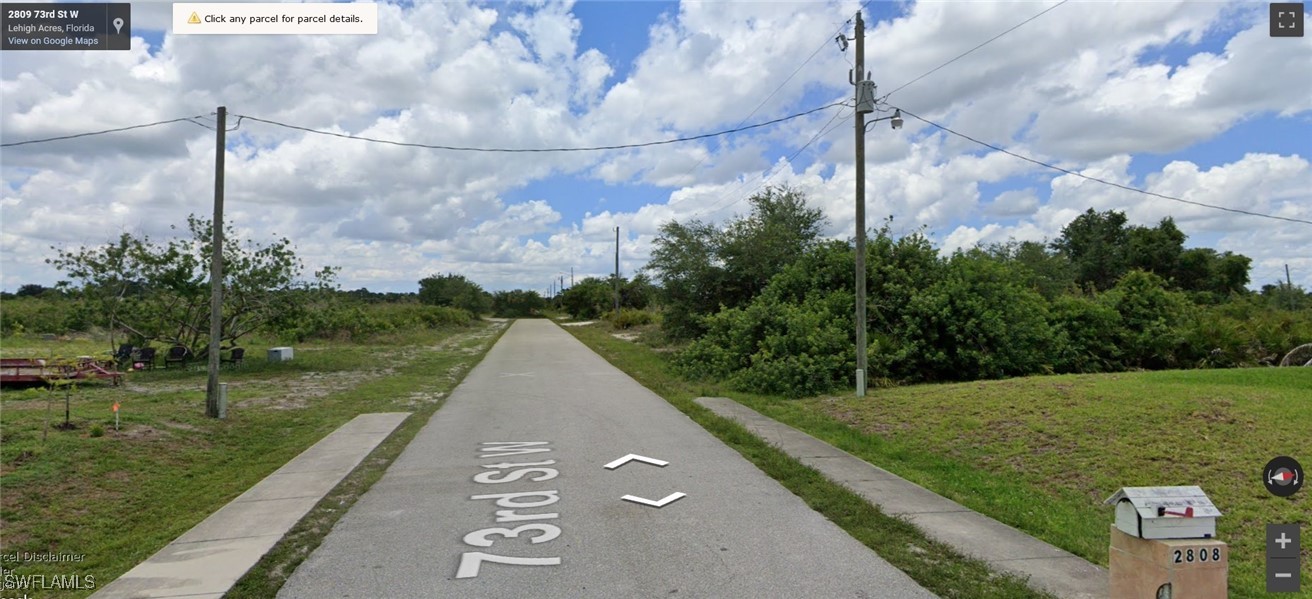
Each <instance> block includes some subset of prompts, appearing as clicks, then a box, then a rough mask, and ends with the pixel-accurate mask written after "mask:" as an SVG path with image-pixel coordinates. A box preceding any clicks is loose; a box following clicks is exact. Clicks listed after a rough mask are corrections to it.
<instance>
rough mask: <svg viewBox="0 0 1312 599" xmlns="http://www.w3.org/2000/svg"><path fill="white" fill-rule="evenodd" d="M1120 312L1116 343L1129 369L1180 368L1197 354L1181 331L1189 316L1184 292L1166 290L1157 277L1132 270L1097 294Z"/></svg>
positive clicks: (1187, 302)
mask: <svg viewBox="0 0 1312 599" xmlns="http://www.w3.org/2000/svg"><path fill="white" fill-rule="evenodd" d="M1099 300H1100V301H1102V302H1104V303H1105V304H1106V305H1108V306H1110V307H1111V308H1113V309H1114V310H1116V312H1117V313H1119V314H1120V315H1121V328H1120V332H1119V334H1118V335H1117V345H1118V346H1119V347H1120V350H1121V354H1122V355H1123V356H1124V360H1125V366H1126V367H1130V368H1148V369H1158V368H1180V367H1184V366H1191V365H1192V362H1193V360H1194V359H1195V358H1196V357H1197V355H1196V351H1195V352H1190V347H1189V345H1188V343H1187V339H1186V338H1185V336H1184V334H1183V332H1184V329H1185V325H1187V324H1188V322H1189V319H1190V318H1191V317H1192V316H1193V315H1192V310H1193V305H1192V304H1190V303H1189V300H1188V299H1186V298H1185V296H1184V294H1182V293H1180V292H1177V291H1169V290H1167V289H1166V283H1165V281H1163V280H1162V278H1161V277H1159V276H1157V275H1155V274H1152V273H1149V272H1144V271H1142V270H1132V271H1130V272H1129V273H1128V274H1126V275H1125V276H1123V277H1121V278H1120V280H1118V281H1117V282H1116V285H1115V286H1114V287H1112V288H1111V289H1110V290H1108V291H1107V292H1106V293H1104V294H1102V296H1101V297H1099Z"/></svg>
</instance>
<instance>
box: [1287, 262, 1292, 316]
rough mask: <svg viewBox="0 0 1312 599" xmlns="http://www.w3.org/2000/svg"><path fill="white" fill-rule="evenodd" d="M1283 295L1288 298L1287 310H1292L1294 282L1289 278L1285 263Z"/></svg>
mask: <svg viewBox="0 0 1312 599" xmlns="http://www.w3.org/2000/svg"><path fill="white" fill-rule="evenodd" d="M1285 295H1288V296H1289V309H1290V310H1293V309H1294V280H1293V279H1290V278H1289V263H1288V262H1286V263H1285Z"/></svg>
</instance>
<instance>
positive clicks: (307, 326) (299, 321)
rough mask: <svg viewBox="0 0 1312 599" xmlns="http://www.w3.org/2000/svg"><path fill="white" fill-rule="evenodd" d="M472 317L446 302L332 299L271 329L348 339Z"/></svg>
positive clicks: (297, 336)
mask: <svg viewBox="0 0 1312 599" xmlns="http://www.w3.org/2000/svg"><path fill="white" fill-rule="evenodd" d="M473 319H474V316H473V315H472V314H470V313H469V312H466V311H465V310H461V309H459V308H451V307H446V306H430V305H425V304H416V303H373V304H365V303H362V302H358V301H348V300H334V301H327V302H323V303H319V304H316V305H313V306H310V307H308V309H305V310H303V311H301V312H300V313H299V314H298V317H297V318H296V319H295V320H294V321H292V322H285V321H282V322H280V323H279V325H278V328H275V329H273V330H271V332H272V333H274V334H275V335H276V336H278V337H279V338H282V339H286V340H289V341H305V340H307V339H342V340H349V339H359V338H363V337H368V336H371V335H378V334H383V333H390V332H395V331H406V330H414V329H433V328H441V327H446V326H458V325H465V324H469V322H470V321H472V320H473Z"/></svg>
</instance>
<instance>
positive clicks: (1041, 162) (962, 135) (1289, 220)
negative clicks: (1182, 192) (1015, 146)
mask: <svg viewBox="0 0 1312 599" xmlns="http://www.w3.org/2000/svg"><path fill="white" fill-rule="evenodd" d="M899 110H901V111H902V114H905V115H907V116H910V117H914V118H915V119H916V120H918V121H920V122H922V123H925V124H928V125H933V126H935V127H938V128H939V129H942V130H944V131H947V132H948V133H951V134H953V135H956V136H957V137H960V138H963V139H968V140H970V141H973V142H975V143H977V144H979V145H981V146H984V147H986V148H991V149H994V150H997V151H999V152H1002V153H1003V154H1007V155H1009V156H1015V157H1016V158H1020V159H1021V160H1024V161H1027V162H1032V163H1034V164H1037V165H1039V166H1043V167H1047V168H1050V169H1052V170H1055V171H1061V172H1063V173H1066V174H1068V175H1074V176H1076V177H1079V178H1081V179H1087V180H1089V181H1094V182H1097V183H1102V184H1103V185H1110V186H1112V187H1118V188H1120V189H1124V190H1126V191H1133V192H1138V193H1141V194H1144V195H1150V196H1153V197H1158V198H1162V199H1165V200H1171V201H1174V202H1182V203H1185V204H1193V205H1194V206H1201V207H1203V208H1211V209H1213V210H1224V211H1226V212H1233V213H1235V214H1245V215H1248V216H1260V217H1262V218H1270V219H1274V220H1283V221H1288V222H1291V223H1303V224H1305V225H1312V220H1303V219H1299V218H1290V217H1287V216H1276V215H1274V214H1262V213H1260V212H1250V211H1248V210H1240V209H1238V208H1227V207H1225V206H1217V205H1215V204H1206V203H1203V202H1195V201H1193V200H1185V199H1181V198H1177V197H1172V196H1168V195H1163V194H1160V193H1156V192H1152V191H1147V190H1144V189H1139V188H1137V187H1130V186H1128V185H1121V184H1120V183H1114V182H1112V181H1107V180H1105V179H1099V178H1097V177H1090V176H1088V175H1084V174H1081V173H1077V172H1075V171H1072V170H1068V169H1064V168H1062V167H1060V166H1055V165H1052V164H1048V163H1046V162H1043V161H1041V160H1035V159H1033V158H1030V157H1028V156H1022V155H1020V154H1017V153H1015V152H1012V151H1010V150H1005V149H1003V148H999V147H998V146H995V145H993V144H991V143H987V142H983V141H980V140H978V139H975V138H973V137H971V136H969V135H966V134H964V133H958V132H956V131H953V130H952V129H949V128H947V127H945V126H943V125H940V124H938V123H935V122H934V121H931V120H928V119H926V118H924V117H921V116H919V115H917V114H915V113H913V112H911V111H909V110H907V109H905V108H899Z"/></svg>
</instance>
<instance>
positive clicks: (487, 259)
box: [0, 1, 1312, 291]
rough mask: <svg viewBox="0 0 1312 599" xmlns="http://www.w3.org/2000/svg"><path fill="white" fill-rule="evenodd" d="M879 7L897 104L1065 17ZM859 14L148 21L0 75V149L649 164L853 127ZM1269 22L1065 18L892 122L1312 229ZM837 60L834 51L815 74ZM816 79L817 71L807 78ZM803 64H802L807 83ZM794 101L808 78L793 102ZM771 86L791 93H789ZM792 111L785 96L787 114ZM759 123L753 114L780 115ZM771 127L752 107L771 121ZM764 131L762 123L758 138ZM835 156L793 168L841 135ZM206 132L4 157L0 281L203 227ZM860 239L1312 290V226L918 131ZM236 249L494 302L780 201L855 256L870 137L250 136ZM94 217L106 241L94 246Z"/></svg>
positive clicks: (436, 13) (1238, 7)
mask: <svg viewBox="0 0 1312 599" xmlns="http://www.w3.org/2000/svg"><path fill="white" fill-rule="evenodd" d="M1054 4H1055V3H1053V2H1046V3H1041V2H1023V3H1005V4H1004V3H892V2H878V3H870V4H869V5H868V6H867V8H866V11H865V13H864V17H865V20H866V27H867V35H868V37H867V52H866V62H867V68H868V69H869V70H870V71H871V72H872V73H873V79H874V80H875V81H876V83H877V84H879V86H880V90H881V91H880V93H881V94H883V93H886V92H887V91H891V90H893V89H895V88H897V87H899V86H901V85H902V84H903V83H905V82H907V81H910V80H912V79H914V78H915V77H917V76H920V75H922V74H924V73H926V72H929V71H930V70H931V69H934V68H935V67H938V66H939V65H942V64H944V63H946V62H948V61H949V60H951V59H952V58H954V57H956V56H958V55H959V54H961V53H963V52H966V51H967V50H970V49H971V48H972V47H974V46H975V45H977V44H979V43H981V42H983V41H985V40H988V39H989V38H991V37H993V36H995V35H997V34H998V33H1000V32H1002V31H1005V30H1006V29H1008V28H1011V27H1013V26H1015V25H1016V24H1017V23H1020V22H1021V21H1024V20H1025V19H1028V18H1030V17H1031V16H1033V15H1035V14H1037V13H1039V12H1040V11H1043V10H1045V9H1047V8H1050V7H1052V6H1054ZM857 7H858V4H857V3H855V2H815V1H808V2H734V3H708V2H692V3H684V4H679V3H676V2H646V1H638V2H578V3H556V2H542V3H533V4H512V3H501V2H496V3H484V4H477V3H476V4H465V3H461V2H442V3H437V2H416V3H406V4H403V5H397V4H387V3H384V4H380V7H379V16H380V23H379V32H378V34H377V35H373V36H196V35H174V34H173V33H172V32H171V30H170V29H171V23H170V20H171V12H170V5H169V4H167V3H159V4H150V3H136V4H134V8H133V10H134V12H133V22H134V34H135V35H136V36H137V37H138V38H139V39H138V40H137V42H136V43H135V45H134V50H133V51H131V52H123V53H88V54H78V53H41V54H39V55H38V54H37V53H31V52H26V53H24V52H15V53H9V54H7V55H6V56H5V61H4V63H3V65H0V71H2V72H3V88H2V89H3V91H4V92H5V98H6V100H5V102H4V103H3V114H2V115H0V118H2V119H3V120H2V121H0V125H3V128H4V140H5V141H6V142H9V141H12V140H20V139H33V138H42V137H52V136H56V135H67V134H72V133H80V132H85V131H93V130H99V129H105V128H111V127H118V126H127V125H133V124H139V123H142V122H151V121H155V120H165V119H171V118H178V117H180V116H187V115H196V114H209V113H210V112H212V111H213V107H214V106H217V105H219V104H223V105H226V106H228V107H229V110H230V112H231V113H232V114H234V115H236V114H246V115H252V116H258V117H260V118H265V119H269V120H273V121H277V122H282V123H287V124H292V125H297V126H303V127H307V128H311V129H315V130H321V131H336V132H345V133H351V134H356V135H361V136H368V137H374V138H380V139H392V140H397V141H407V142H416V143H432V144H443V145H460V146H479V147H489V146H496V147H545V146H589V145H610V144H628V143H641V142H647V141H653V140H660V139H667V138H670V137H680V136H691V135H698V134H703V133H708V132H713V131H720V130H725V129H729V128H733V127H735V126H738V125H739V124H740V123H742V122H744V120H745V121H746V122H747V123H756V122H761V121H765V120H770V119H775V118H780V117H783V116H787V115H790V114H795V113H798V112H802V111H805V110H809V109H811V108H814V107H817V106H822V105H825V104H829V103H831V102H834V101H836V100H841V99H843V98H844V97H849V96H850V94H851V93H852V92H851V87H850V86H849V85H848V84H847V75H848V68H849V66H850V62H851V59H852V56H853V52H854V48H849V49H848V50H847V52H846V53H843V52H840V51H839V50H838V47H837V45H836V44H835V43H834V42H833V40H832V38H833V37H834V34H835V33H836V32H837V31H839V30H840V26H841V29H842V30H843V31H844V32H845V33H846V34H847V35H849V36H850V35H852V28H851V26H850V23H845V22H846V21H848V20H849V19H850V18H851V17H852V15H853V14H854V13H855V11H856V9H857ZM1265 9H1266V5H1265V4H1259V3H1200V2H1192V3H1171V2H1154V3H1141V2H1128V3H1066V4H1064V5H1061V6H1058V7H1056V8H1053V9H1052V10H1051V11H1049V12H1048V13H1046V14H1044V15H1043V16H1041V17H1038V18H1036V19H1035V20H1034V21H1033V22H1032V23H1029V24H1027V25H1025V26H1023V27H1020V28H1018V29H1016V30H1015V31H1013V32H1011V33H1008V34H1007V35H1004V36H1003V37H1001V38H999V39H998V40H997V41H995V42H992V43H990V44H988V45H986V46H984V47H983V48H980V49H978V50H975V51H973V52H971V53H969V54H968V55H966V56H965V57H963V58H961V59H959V60H957V61H956V62H954V63H952V64H950V65H949V66H946V67H944V68H942V69H941V70H938V71H936V72H934V73H933V74H930V75H928V76H927V77H925V78H924V79H921V80H919V81H917V82H915V83H914V84H912V85H910V86H907V87H905V88H904V89H901V90H898V91H897V92H896V93H894V94H893V95H892V96H890V97H889V98H888V100H887V105H886V106H885V107H884V108H885V109H891V108H893V107H901V108H904V109H906V110H908V111H913V112H915V113H917V114H920V115H922V116H924V117H925V118H928V119H930V120H933V121H935V122H938V123H941V124H943V125H945V126H948V127H950V128H952V129H954V130H957V131H959V132H961V133H964V134H968V135H971V136H974V137H977V138H979V139H982V140H985V141H988V142H990V143H993V144H996V145H999V146H1002V147H1005V148H1008V149H1012V150H1014V151H1016V152H1019V153H1022V154H1025V155H1028V156H1032V157H1035V158H1036V159H1040V160H1044V161H1047V162H1050V163H1053V164H1057V165H1060V166H1062V167H1063V168H1067V169H1070V170H1072V171H1076V172H1080V173H1084V174H1086V175H1088V176H1094V177H1100V178H1105V179H1109V180H1114V181H1116V182H1118V183H1122V184H1128V185H1132V186H1136V187H1146V188H1148V189H1150V190H1152V191H1154V192H1157V193H1162V194H1165V195H1171V196H1175V197H1182V198H1186V199H1191V200H1194V201H1199V202H1204V203H1209V204H1216V205H1220V206H1226V207H1231V208H1238V209H1244V210H1251V211H1254V212H1261V213H1267V214H1278V215H1282V216H1285V217H1289V218H1295V219H1302V220H1312V166H1309V162H1308V161H1309V156H1312V41H1310V40H1312V38H1304V39H1301V40H1300V39H1288V38H1286V39H1273V38H1270V37H1268V36H1267V35H1266V22H1265V18H1266V14H1265ZM817 48H818V49H819V51H818V52H817ZM813 55H814V56H813ZM808 57H811V58H810V59H809V60H808ZM790 75H793V78H792V79H791V80H787V82H786V83H785V80H786V79H788V77H789V76H790ZM781 84H782V85H781ZM772 94H773V95H772ZM767 97H769V100H768V102H765V103H764V104H762V102H763V101H764V100H766V98H767ZM758 106H759V109H758ZM754 109H755V110H756V112H755V114H751V116H750V117H749V114H750V113H752V112H753V110H754ZM831 122H832V123H835V124H836V126H835V127H833V128H832V129H831V130H829V133H827V134H825V135H823V136H822V137H820V138H819V139H817V140H816V142H815V143H814V144H812V145H811V146H810V147H808V148H807V149H806V150H805V151H802V152H801V153H800V154H798V155H797V156H796V158H795V159H794V160H792V162H788V160H787V159H788V157H790V156H793V155H794V154H795V153H796V152H798V150H799V149H800V148H802V146H803V145H804V144H806V143H807V141H808V140H810V139H812V137H813V136H815V135H816V134H817V132H819V131H820V130H821V128H822V127H823V126H824V125H826V124H827V123H831ZM211 135H212V133H210V132H209V131H207V130H204V129H202V128H200V127H197V126H194V125H190V124H186V123H183V124H176V125H167V126H160V127H155V128H152V129H148V130H143V131H140V132H135V133H134V134H131V135H129V134H114V135H105V136H99V137H94V138H87V139H86V140H85V141H83V142H79V143H67V142H54V143H50V144H41V145H34V146H24V147H23V148H22V149H19V148H6V149H5V154H4V156H3V158H4V160H3V166H2V167H0V174H2V175H3V181H4V183H5V186H4V187H3V188H2V189H4V190H5V191H4V197H3V199H0V211H2V212H0V218H2V220H0V249H2V250H3V257H0V267H2V269H0V270H2V272H0V283H2V286H3V287H4V288H5V289H13V288H16V287H17V286H18V285H20V284H22V283H27V282H38V283H45V284H49V283H53V282H54V281H56V280H58V278H59V277H60V273H58V272H57V271H54V270H53V269H51V268H50V267H49V266H48V265H46V264H45V263H44V258H45V257H46V254H47V253H48V250H47V249H46V248H49V247H50V246H52V245H54V246H57V247H75V246H78V245H87V244H95V243H100V242H103V241H105V240H108V239H110V238H112V237H114V236H117V234H118V233H119V232H122V231H136V232H141V233H145V234H151V235H154V236H160V235H168V234H169V229H168V227H169V225H171V224H176V223H177V222H181V221H182V220H183V219H185V216H186V214H188V213H198V212H199V213H204V212H205V211H206V210H207V209H208V206H207V197H208V196H209V191H208V186H209V185H210V184H211V183H212V181H211V180H210V177H212V175H211V174H208V171H209V170H210V169H212V166H211V165H212V160H213V155H212V152H213V143H212V139H210V138H209V136H211ZM866 139H867V152H868V158H867V164H866V167H867V176H868V181H869V184H868V187H869V192H868V196H867V198H866V201H867V207H868V213H869V217H868V224H870V225H871V226H875V225H877V224H878V223H879V222H880V220H882V218H883V217H884V216H885V215H892V216H893V217H894V219H895V223H897V226H895V228H894V230H895V231H909V230H914V229H916V228H918V227H921V226H924V227H925V228H926V229H927V230H928V231H929V232H930V233H931V234H932V235H933V236H934V239H935V241H936V242H937V243H938V244H940V246H941V247H943V249H944V251H950V250H952V249H955V248H959V247H969V246H971V245H973V244H975V243H991V242H997V241H1005V240H1006V239H1009V238H1015V239H1044V238H1051V237H1053V236H1055V235H1056V234H1057V233H1058V232H1059V231H1060V229H1061V227H1062V226H1063V225H1064V224H1065V223H1066V222H1069V220H1070V219H1071V218H1073V217H1074V215H1076V214H1078V213H1079V212H1082V211H1083V210H1085V209H1087V208H1090V207H1093V208H1095V209H1098V210H1110V209H1115V210H1124V211H1126V212H1127V214H1128V215H1129V216H1130V220H1131V221H1132V222H1134V223H1136V224H1154V223H1156V222H1157V221H1158V220H1160V219H1161V218H1163V217H1166V216H1170V217H1172V218H1174V219H1175V220H1176V222H1177V224H1179V225H1180V227H1181V229H1182V230H1184V231H1185V232H1186V233H1187V234H1188V235H1189V236H1190V242H1189V243H1190V244H1191V245H1209V246H1213V247H1217V248H1218V249H1221V250H1228V251H1235V252H1240V253H1244V254H1246V255H1249V256H1250V257H1252V258H1253V259H1254V270H1253V279H1254V283H1255V284H1260V283H1263V282H1268V281H1269V280H1270V278H1271V276H1273V274H1274V273H1276V272H1279V273H1283V265H1284V264H1285V263H1289V264H1290V265H1291V269H1292V270H1293V271H1294V273H1295V274H1294V278H1295V279H1296V282H1299V283H1301V284H1304V285H1307V286H1312V225H1306V224H1298V223H1289V222H1285V221H1276V220H1270V219H1262V218H1257V217H1246V216H1235V215H1234V214H1231V213H1226V212H1221V211H1215V210H1207V209H1204V208H1199V207H1196V206H1187V205H1183V204H1179V203H1176V202H1171V201H1168V200H1163V199H1159V198H1152V197H1147V196H1143V195H1140V194H1134V193H1130V192H1125V191H1121V190H1116V189H1113V188H1108V187H1105V186H1101V185H1097V184H1094V183H1090V182H1082V181H1080V180H1078V179H1077V178H1075V177H1072V176H1069V175H1062V174H1061V173H1057V172H1054V171H1050V170H1048V169H1044V168H1041V167H1037V166H1035V165H1032V164H1030V163H1026V162H1024V161H1020V160H1017V159H1015V158H1012V157H1009V156H1005V155H1002V154H1000V153H997V152H994V151H992V150H989V149H987V148H983V147H981V146H978V145H975V144H973V143H971V142H968V141H964V140H961V139H959V138H955V137H952V136H950V135H946V134H943V133H941V132H938V131H937V130H935V129H933V128H931V127H928V126H925V125H923V124H921V123H919V122H918V121H915V120H914V119H910V118H908V119H907V126H906V127H905V128H903V129H901V130H898V131H894V130H891V129H890V128H888V127H887V126H886V123H880V124H879V125H878V126H876V127H875V128H874V129H872V130H871V132H870V133H869V134H867V136H866ZM228 153H229V156H228V161H227V162H228V174H227V189H228V202H229V206H230V208H229V212H228V215H229V222H231V223H233V224H234V225H235V226H238V227H239V229H240V230H241V231H242V232H243V234H245V235H248V236H250V237H253V238H256V239H267V238H270V237H271V236H272V235H273V234H275V233H277V234H278V235H287V236H289V237H291V238H292V240H293V241H294V242H295V243H296V244H297V246H298V248H300V251H301V254H302V255H303V256H304V257H305V258H306V261H307V266H310V267H311V268H315V267H318V266H322V265H325V264H332V265H337V266H340V267H342V275H341V282H342V284H343V286H344V287H347V288H355V287H368V288H370V289H375V290H394V291H409V290H413V289H414V288H415V281H417V280H418V279H419V278H422V277H423V276H425V275H427V274H430V273H432V272H452V271H456V272H464V273H467V274H468V275H469V276H471V278H473V279H474V280H476V281H479V282H480V283H482V284H484V285H485V286H486V287H488V288H490V289H507V288H516V287H525V288H539V287H540V288H542V289H543V290H545V288H546V281H549V280H550V279H551V278H553V277H555V276H557V274H558V273H561V272H568V271H569V269H570V268H574V269H575V272H576V274H578V275H579V276H582V275H584V274H600V273H604V272H607V271H609V269H610V268H611V267H612V265H611V264H610V260H611V256H612V254H611V252H612V251H613V248H612V245H613V237H612V235H613V233H611V232H612V231H613V228H614V227H615V226H619V227H621V231H622V238H623V240H622V244H621V245H622V247H621V250H622V252H621V253H622V256H623V264H622V269H623V270H624V271H625V272H626V273H631V272H633V271H634V270H636V269H638V268H641V266H642V265H643V264H644V263H645V260H646V256H647V253H648V252H649V251H650V249H651V243H652V240H653V239H654V237H655V235H656V233H657V230H658V227H659V226H660V224H661V223H663V222H665V221H668V220H670V219H679V220H687V219H690V218H699V219H702V220H709V221H712V222H724V220H725V219H726V218H728V217H730V216H732V215H733V214H734V213H736V212H741V211H742V210H743V209H745V208H746V206H747V203H746V202H745V201H744V199H745V198H746V196H747V195H749V194H750V193H752V192H753V191H755V190H756V189H759V187H760V186H761V184H762V182H763V181H768V182H769V183H771V184H788V185H792V186H795V187H797V188H798V189H801V190H802V191H804V192H805V193H807V194H808V196H809V197H810V198H811V201H812V203H813V205H815V206H817V207H819V208H820V209H822V210H823V211H824V212H825V213H826V215H827V216H828V217H829V220H830V223H831V226H830V228H829V230H828V231H827V232H826V233H827V234H828V235H831V236H834V237H840V238H841V237H849V236H850V235H851V234H852V224H853V220H852V190H853V179H854V172H855V171H854V165H853V163H852V154H853V134H852V125H851V120H850V110H846V109H830V110H829V111H824V112H821V113H817V114H814V115H810V116H807V117H803V118H800V119H797V120H792V121H788V122H786V123H783V124H780V125H777V126H773V127H770V128H765V129H759V130H753V131H751V132H744V133H740V134H735V135H732V136H728V137H722V138H717V139H715V140H709V141H702V142H690V143H683V144H673V145H664V146H657V147H653V148H646V149H642V150H636V151H607V152H590V153H573V154H516V155H495V154H472V153H455V152H449V151H439V150H423V149H413V148H397V147H394V146H382V145H378V144H370V143H364V142H358V141H351V140H341V139H335V138H330V137H324V136H319V135H312V134H307V133H304V132H300V131H295V130H289V129H285V128H280V127H275V126H271V125H266V124H261V123H255V122H251V121H246V122H244V123H243V125H242V129H241V131H240V132H239V133H236V134H233V135H231V136H230V138H229V143H228ZM86 205H96V206H98V207H99V208H100V210H99V214H98V217H97V218H91V219H88V218H86V217H85V216H79V215H82V214H84V213H85V210H84V209H81V208H80V207H82V206H86Z"/></svg>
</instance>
